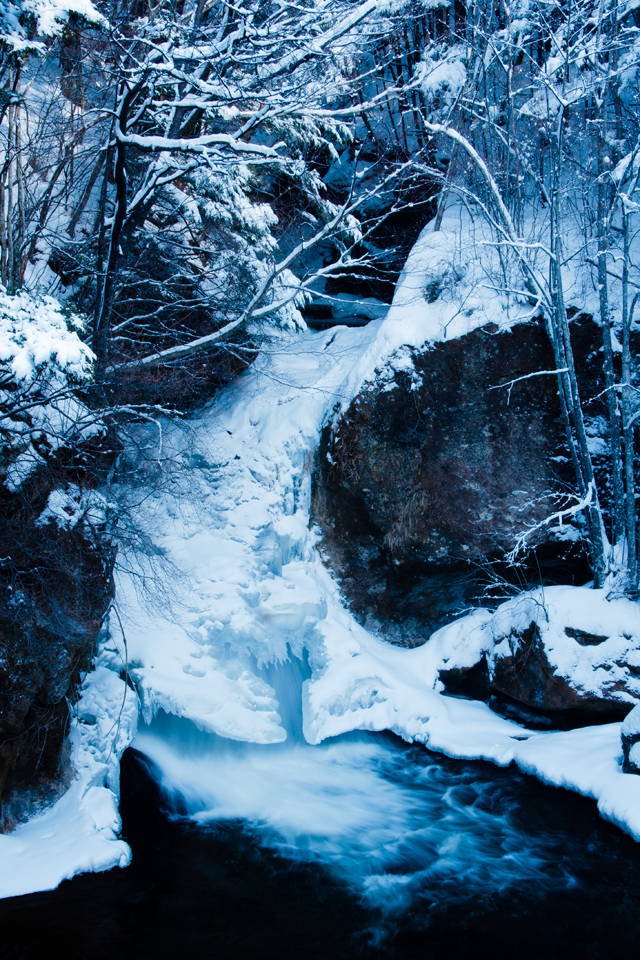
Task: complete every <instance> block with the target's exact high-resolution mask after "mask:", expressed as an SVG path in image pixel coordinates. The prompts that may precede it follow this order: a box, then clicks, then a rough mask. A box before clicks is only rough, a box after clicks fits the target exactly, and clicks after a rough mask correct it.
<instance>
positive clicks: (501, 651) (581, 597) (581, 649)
mask: <svg viewBox="0 0 640 960" xmlns="http://www.w3.org/2000/svg"><path fill="white" fill-rule="evenodd" d="M484 631H485V634H486V642H485V647H486V649H487V650H488V651H489V653H488V655H487V662H488V667H489V676H490V683H491V687H492V689H493V691H494V692H497V693H499V694H503V695H505V696H507V697H509V698H510V699H512V700H515V701H517V702H519V703H522V704H525V705H526V706H529V707H534V708H536V709H538V710H541V711H543V712H544V713H545V714H552V715H553V714H557V713H558V712H560V711H561V712H563V713H565V715H566V714H569V715H576V716H578V715H580V717H581V719H583V720H588V719H590V718H592V719H593V721H594V722H598V721H604V720H617V719H622V718H623V717H624V716H626V714H627V713H628V712H629V710H630V709H632V707H633V706H634V705H635V704H636V703H638V702H639V701H640V612H639V609H638V605H637V604H635V603H632V602H631V601H630V600H624V599H618V600H607V598H606V593H605V591H604V590H591V589H588V588H586V587H551V588H549V589H547V590H538V591H534V592H531V593H529V594H526V595H524V596H521V597H516V598H515V599H513V600H510V601H508V602H507V603H505V604H502V606H500V607H499V608H498V610H496V612H495V613H494V614H493V616H492V617H491V619H490V620H489V621H488V622H487V623H486V624H485V626H484ZM639 739H640V738H639Z"/></svg>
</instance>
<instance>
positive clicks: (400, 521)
mask: <svg viewBox="0 0 640 960" xmlns="http://www.w3.org/2000/svg"><path fill="white" fill-rule="evenodd" d="M573 326H574V330H575V334H574V335H575V339H576V344H575V349H576V353H577V355H578V365H579V366H580V368H581V370H582V372H583V380H584V382H585V386H586V387H587V390H586V393H587V395H588V394H590V393H591V394H592V393H595V392H596V390H597V388H598V386H599V384H598V380H597V373H596V372H594V371H595V370H596V369H597V368H595V367H593V368H592V366H591V365H590V364H589V363H588V362H587V356H588V354H589V353H590V351H591V350H592V348H593V345H594V343H595V344H597V342H598V335H599V329H598V328H597V327H596V325H595V324H594V323H593V322H592V321H591V320H590V319H589V318H586V317H582V318H579V322H574V324H573ZM413 361H414V366H415V374H410V373H408V372H406V371H404V370H400V371H399V372H397V373H395V374H394V375H393V381H392V382H390V381H387V382H386V383H381V384H380V385H376V386H373V387H371V388H368V389H365V390H363V391H362V392H361V394H360V395H359V396H358V397H357V398H356V399H355V401H354V402H353V403H352V405H351V407H350V408H349V410H348V411H347V413H346V414H345V415H344V416H343V417H342V418H341V420H340V421H339V423H338V424H337V426H336V427H335V428H334V430H332V431H329V430H328V431H327V432H326V434H325V436H324V438H323V444H322V447H321V449H320V454H319V460H318V467H317V478H316V485H315V492H314V501H313V511H314V515H315V518H316V520H317V521H318V522H319V524H320V526H321V528H322V531H323V533H324V537H325V540H324V549H325V555H326V558H327V560H328V562H329V564H330V565H331V566H332V568H333V569H334V571H335V573H336V574H337V576H338V577H339V578H340V579H341V583H342V587H343V590H344V593H345V595H346V597H347V599H348V600H349V601H350V603H351V605H352V607H353V609H354V611H355V612H356V614H358V615H359V616H360V617H361V618H362V619H363V620H365V621H366V620H368V621H369V622H374V623H376V624H377V625H378V626H379V627H380V628H381V629H383V630H386V632H387V633H388V634H389V635H390V636H392V637H394V636H395V638H396V639H397V640H402V641H406V640H407V639H409V640H410V641H411V642H416V639H417V638H419V637H420V636H423V637H425V636H428V635H429V633H430V632H431V631H432V630H433V629H434V628H436V627H438V626H440V625H442V624H443V623H445V622H448V621H450V620H451V619H453V618H454V617H455V616H456V615H459V614H460V613H461V612H463V611H464V609H465V607H468V606H469V605H470V604H473V603H474V602H476V603H477V601H478V596H479V593H481V592H482V589H481V586H480V584H479V577H478V565H479V564H480V565H481V564H483V563H485V562H486V561H487V559H492V558H496V557H500V556H501V555H503V554H504V552H505V551H508V550H510V549H512V548H513V547H514V545H515V543H516V541H517V539H518V537H519V536H521V535H522V534H523V533H524V531H525V530H527V529H529V528H530V527H532V526H533V525H535V524H536V523H539V522H540V521H542V520H543V519H544V518H545V517H547V516H549V514H550V513H552V512H553V511H554V510H556V509H558V500H557V499H556V498H555V497H556V496H557V494H558V493H559V491H560V490H562V489H563V488H564V489H566V485H567V484H570V483H571V481H572V472H571V465H570V463H569V462H568V458H567V452H566V449H565V446H564V431H563V426H562V422H561V417H560V410H559V404H558V399H557V388H556V379H555V377H553V376H537V377H532V378H530V379H525V380H521V381H520V382H518V383H514V384H513V385H512V388H511V389H510V390H509V389H508V388H504V387H501V385H502V384H508V383H509V382H510V381H513V380H516V379H517V378H519V377H526V376H527V374H530V373H535V372H536V371H540V370H549V369H553V368H554V360H553V354H552V351H551V348H550V346H549V344H548V341H547V337H546V333H545V331H544V329H543V328H542V326H541V325H539V324H522V325H518V326H516V327H514V328H512V330H511V331H510V332H509V333H495V332H492V331H491V330H489V329H486V328H484V329H481V330H475V331H473V332H472V333H470V334H468V335H467V336H465V337H461V338H460V339H458V340H452V341H448V342H445V343H436V344H434V345H432V346H430V347H428V348H427V349H425V350H423V351H420V352H414V354H413ZM528 546H529V547H530V548H535V555H534V554H533V553H531V554H530V561H531V570H530V573H531V575H532V580H533V581H534V582H535V581H536V580H537V581H538V582H539V580H540V575H541V574H540V572H539V569H540V570H541V572H542V575H543V576H544V577H545V579H547V581H548V582H554V580H553V577H554V567H560V568H562V567H564V569H563V570H562V572H561V574H559V580H556V581H555V582H561V581H562V580H564V582H572V577H573V578H575V582H585V581H586V580H588V579H589V572H588V565H587V563H586V557H585V556H584V555H583V554H582V551H581V548H580V547H579V546H577V547H576V546H575V545H574V546H570V545H568V544H567V543H558V542H554V541H553V539H552V538H551V537H550V536H549V534H548V532H547V529H546V528H545V527H543V528H541V529H540V530H539V531H537V532H536V534H535V535H534V536H533V537H531V538H530V539H529V540H528ZM567 558H568V559H567ZM569 561H571V562H572V563H573V570H572V571H568V570H567V564H568V562H569ZM556 572H557V571H556Z"/></svg>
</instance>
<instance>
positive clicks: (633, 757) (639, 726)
mask: <svg viewBox="0 0 640 960" xmlns="http://www.w3.org/2000/svg"><path fill="white" fill-rule="evenodd" d="M620 738H621V740H622V753H623V756H624V763H623V766H622V769H623V770H624V772H625V773H640V704H639V705H638V706H637V707H634V708H633V710H632V711H631V713H629V714H627V717H626V719H625V721H624V723H623V724H622V729H621V730H620Z"/></svg>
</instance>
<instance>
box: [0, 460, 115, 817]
mask: <svg viewBox="0 0 640 960" xmlns="http://www.w3.org/2000/svg"><path fill="white" fill-rule="evenodd" d="M107 446H108V444H107ZM108 458H109V453H108V451H107V450H106V448H105V446H104V445H102V446H101V445H100V444H96V445H94V447H93V448H92V449H85V450H84V451H75V453H74V456H73V457H72V458H71V459H69V460H68V461H67V462H66V463H62V462H57V463H52V464H50V465H49V468H48V469H46V470H42V471H40V472H39V473H38V475H35V476H33V477H32V478H30V479H29V480H28V481H27V483H26V484H25V485H24V487H23V488H22V489H21V490H20V492H19V493H11V492H9V491H8V490H7V488H6V487H4V486H0V516H1V518H2V519H1V520H0V556H1V557H2V564H1V565H0V803H2V802H3V801H6V800H7V798H8V803H5V805H4V821H5V822H4V828H8V827H10V826H11V820H12V819H13V818H14V817H16V816H17V817H20V814H21V809H22V807H23V806H24V805H25V803H26V800H25V799H24V798H25V797H27V796H28V797H30V798H31V800H34V801H38V800H39V799H42V798H46V796H48V795H50V794H51V791H52V790H54V791H55V789H56V785H58V786H60V785H61V783H62V782H63V781H64V777H65V776H66V775H67V774H68V770H67V769H66V768H67V766H68V764H66V759H67V747H66V739H65V737H66V733H67V731H68V724H69V710H70V707H69V701H70V700H73V698H74V695H75V692H76V689H77V685H78V681H79V676H80V671H81V670H83V669H86V668H87V667H88V666H89V664H90V661H91V656H92V653H93V646H94V642H95V639H96V637H97V635H98V632H99V630H100V626H101V622H102V618H103V616H104V613H105V611H106V609H107V606H108V604H109V601H110V599H111V596H112V576H111V574H112V568H113V561H114V557H115V548H114V543H113V539H112V538H111V536H110V535H109V532H108V530H107V526H108V523H107V521H106V520H105V519H104V518H102V519H100V518H97V517H96V516H94V517H93V518H92V519H91V518H90V517H87V516H85V517H84V518H82V519H78V520H77V522H75V523H74V522H73V521H72V520H70V521H69V523H68V524H67V523H64V522H63V523H62V524H59V523H56V522H54V521H53V520H51V521H49V522H45V523H42V522H38V518H39V517H40V516H41V514H42V512H43V510H44V509H45V507H46V506H47V501H48V498H49V495H50V494H51V492H52V490H64V489H65V488H66V487H69V484H73V487H72V488H70V489H73V490H75V491H81V490H82V491H85V492H86V491H87V490H88V489H90V488H91V486H92V485H94V484H95V482H96V477H95V474H94V472H93V470H94V468H95V467H96V465H97V464H100V463H103V462H104V460H105V459H107V460H108ZM94 513H95V511H94ZM25 812H26V811H25ZM1 814H2V807H0V829H2V828H3V817H2V815H1Z"/></svg>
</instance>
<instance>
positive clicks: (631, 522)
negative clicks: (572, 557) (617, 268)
mask: <svg viewBox="0 0 640 960" xmlns="http://www.w3.org/2000/svg"><path fill="white" fill-rule="evenodd" d="M622 224H623V233H624V256H623V260H622V388H621V405H622V429H623V440H624V475H625V488H626V489H625V493H626V504H625V507H626V509H625V521H626V524H625V526H626V534H627V578H628V591H629V595H630V596H631V597H633V598H635V597H637V596H638V555H637V511H636V492H635V476H634V460H635V451H634V427H633V424H632V423H631V417H632V405H631V342H630V341H631V320H632V309H630V308H629V246H630V237H629V233H630V224H629V214H628V213H627V212H626V210H624V209H623V212H622ZM634 306H635V303H634Z"/></svg>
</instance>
